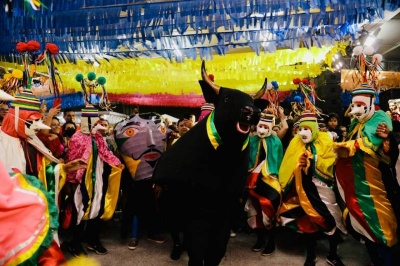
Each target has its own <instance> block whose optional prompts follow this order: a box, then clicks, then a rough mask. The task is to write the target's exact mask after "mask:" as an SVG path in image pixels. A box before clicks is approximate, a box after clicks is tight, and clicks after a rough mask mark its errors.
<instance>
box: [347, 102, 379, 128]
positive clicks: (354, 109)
mask: <svg viewBox="0 0 400 266" xmlns="http://www.w3.org/2000/svg"><path fill="white" fill-rule="evenodd" d="M373 102H374V98H370V97H367V96H361V95H355V96H354V97H353V100H352V104H351V111H350V114H351V115H353V117H354V118H355V119H357V120H358V121H359V122H360V123H363V122H365V121H367V120H368V119H369V118H370V117H371V116H372V115H373V113H374V112H375V107H374V105H373V104H372V103H373Z"/></svg>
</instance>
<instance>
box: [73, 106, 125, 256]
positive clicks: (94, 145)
mask: <svg viewBox="0 0 400 266" xmlns="http://www.w3.org/2000/svg"><path fill="white" fill-rule="evenodd" d="M98 120H99V118H98V111H97V109H95V108H94V107H93V106H92V105H87V107H86V108H85V109H82V119H81V130H80V131H78V132H76V133H75V134H74V135H73V136H72V137H71V140H70V144H69V149H68V154H67V161H71V160H75V159H76V158H81V159H82V160H83V161H84V162H86V163H87V167H85V168H84V169H79V170H77V171H72V172H69V173H68V175H67V181H68V184H67V186H66V191H65V192H66V194H67V197H69V198H71V197H73V202H74V205H75V208H76V211H77V214H76V221H73V223H74V224H73V227H72V230H73V239H72V241H71V243H70V246H69V249H70V251H71V253H72V254H73V255H74V256H77V257H78V256H85V255H86V252H85V250H84V249H83V248H82V246H81V242H82V240H83V239H82V235H83V232H84V231H86V237H87V241H88V242H87V249H88V250H90V251H93V252H95V253H97V254H99V255H104V254H107V249H106V248H104V246H103V245H102V244H101V242H100V239H99V231H100V229H101V220H108V219H110V218H112V215H113V214H114V211H115V207H116V204H117V201H118V195H119V185H120V180H121V172H122V169H123V165H122V164H121V161H120V160H119V159H118V158H117V157H116V156H115V155H114V154H113V153H112V152H111V151H110V150H109V149H108V148H107V144H106V142H105V140H104V139H103V136H102V135H101V134H100V132H98V130H101V129H103V130H105V128H104V127H103V126H101V124H100V123H96V122H97V121H98ZM72 194H73V195H72ZM75 225H76V226H75ZM85 226H86V228H85Z"/></svg>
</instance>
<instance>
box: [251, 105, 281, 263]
mask: <svg viewBox="0 0 400 266" xmlns="http://www.w3.org/2000/svg"><path fill="white" fill-rule="evenodd" d="M274 120H275V117H274V115H272V114H267V113H264V112H263V113H262V114H261V118H260V121H259V122H258V125H257V135H254V136H251V137H250V142H249V147H250V160H249V172H250V174H249V176H248V178H247V188H248V193H249V198H248V200H247V203H246V206H245V210H246V211H247V213H248V217H249V218H248V223H249V226H250V227H251V228H253V229H256V233H257V242H256V244H255V245H254V246H253V251H255V252H257V251H260V250H261V249H262V248H263V247H264V246H265V248H264V250H263V252H262V255H263V256H267V255H271V254H272V253H273V252H274V250H275V241H274V226H275V215H276V212H277V210H278V208H279V206H280V203H281V187H280V184H279V180H278V172H279V167H280V165H281V162H282V157H283V148H282V143H281V141H280V139H279V138H278V137H277V136H276V135H275V134H272V127H273V125H274ZM267 235H268V236H269V237H268V241H267V242H266V239H265V238H266V236H267Z"/></svg>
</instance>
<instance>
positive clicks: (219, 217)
mask: <svg viewBox="0 0 400 266" xmlns="http://www.w3.org/2000/svg"><path fill="white" fill-rule="evenodd" d="M188 191H190V193H189V195H190V198H189V199H190V200H188V201H187V202H190V209H189V211H188V212H187V213H188V216H187V220H186V221H185V229H184V238H185V245H186V249H187V253H188V255H189V265H190V266H203V265H204V266H216V265H219V263H220V262H221V260H222V258H223V257H224V255H225V252H226V247H227V245H228V241H229V237H230V230H231V226H232V224H231V218H232V208H233V206H234V200H233V199H232V197H230V196H228V195H227V194H226V193H225V194H224V193H223V192H221V191H202V190H201V189H200V190H199V189H193V190H191V189H189V190H188Z"/></svg>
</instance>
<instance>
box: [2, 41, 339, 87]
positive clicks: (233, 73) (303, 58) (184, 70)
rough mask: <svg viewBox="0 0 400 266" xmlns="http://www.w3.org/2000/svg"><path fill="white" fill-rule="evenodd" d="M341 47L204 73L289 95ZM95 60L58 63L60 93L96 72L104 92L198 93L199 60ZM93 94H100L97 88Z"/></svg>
mask: <svg viewBox="0 0 400 266" xmlns="http://www.w3.org/2000/svg"><path fill="white" fill-rule="evenodd" d="M344 48H345V46H344V47H343V44H342V43H338V44H337V45H336V46H333V47H322V48H317V47H312V48H310V49H307V48H299V49H297V50H290V49H286V50H278V51H276V53H262V54H260V56H257V55H256V54H255V53H254V52H248V53H235V54H228V55H227V56H214V59H212V60H210V61H208V62H207V64H206V67H207V72H208V73H209V74H211V73H212V74H213V75H214V77H215V83H216V84H218V85H220V86H224V87H230V88H237V89H239V90H241V91H244V92H246V93H254V92H256V91H258V89H259V88H260V87H261V86H262V84H263V82H264V79H265V77H267V78H268V80H269V81H272V80H275V81H277V82H278V84H279V90H280V91H287V90H292V89H295V88H296V85H294V84H293V83H292V80H293V78H295V77H301V78H305V77H316V76H318V75H319V74H321V72H322V71H323V70H325V67H323V64H324V63H326V64H328V65H330V64H331V61H332V56H333V55H334V54H335V53H337V52H342V51H343V49H344ZM100 56H101V55H100ZM98 61H99V62H100V66H98V67H94V66H93V65H91V64H87V63H86V62H85V61H83V60H78V61H77V64H72V63H68V64H58V65H57V68H58V71H59V73H60V75H61V78H62V81H63V85H64V93H69V92H71V89H73V90H72V91H81V88H80V85H79V83H78V82H77V81H76V80H75V76H76V74H79V73H81V74H83V75H84V76H86V75H87V73H89V72H95V73H96V75H98V76H104V77H105V78H106V79H107V83H106V84H105V87H106V89H107V91H108V93H117V94H124V93H129V94H134V93H140V94H151V93H169V94H174V95H180V94H190V93H194V94H201V89H200V86H199V85H198V83H197V80H198V79H200V77H201V75H200V66H201V60H200V58H198V59H197V60H190V59H186V61H185V62H184V63H176V62H170V61H168V60H166V59H164V58H135V59H125V60H119V59H110V61H109V62H108V61H107V60H104V59H99V60H98ZM0 65H1V66H3V67H5V68H6V69H7V68H9V67H11V68H18V69H21V70H22V69H23V66H22V65H21V66H20V65H16V64H15V63H6V62H1V63H0ZM37 71H38V72H42V73H46V72H47V69H46V66H44V65H40V66H38V68H37ZM67 88H68V89H67ZM61 92H62V93H63V91H61ZM95 92H97V93H100V88H99V89H98V90H96V91H95Z"/></svg>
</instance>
